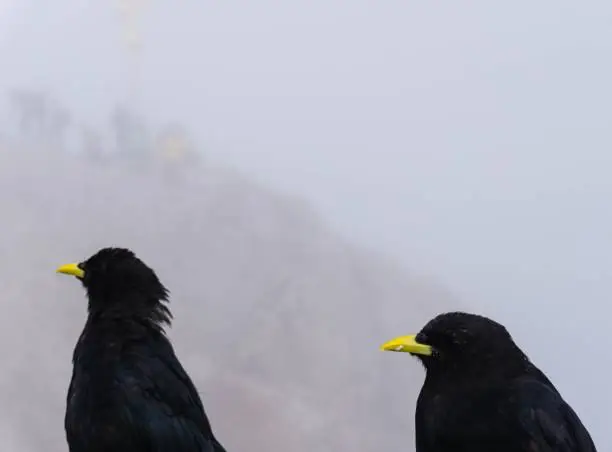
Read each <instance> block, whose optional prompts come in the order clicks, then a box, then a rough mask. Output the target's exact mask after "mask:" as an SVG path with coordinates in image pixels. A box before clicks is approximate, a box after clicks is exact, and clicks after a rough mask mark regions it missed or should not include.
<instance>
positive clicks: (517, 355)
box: [381, 312, 526, 374]
mask: <svg viewBox="0 0 612 452" xmlns="http://www.w3.org/2000/svg"><path fill="white" fill-rule="evenodd" d="M381 349H382V350H384V351H392V352H405V353H410V354H412V355H413V356H416V357H417V358H419V359H420V360H421V362H422V363H423V365H424V366H425V368H426V369H427V371H428V373H429V372H444V373H446V374H447V373H449V372H453V371H455V370H456V371H460V372H462V373H466V372H468V371H470V370H472V371H480V370H483V369H487V370H488V368H489V367H491V365H492V364H495V365H497V364H500V369H501V368H502V367H504V365H505V364H508V365H511V364H513V363H521V364H523V363H524V362H525V360H526V357H525V356H524V355H523V353H522V352H521V351H520V349H519V348H518V347H517V346H516V344H515V343H514V341H513V340H512V337H511V336H510V334H509V333H508V331H507V330H506V328H505V327H504V326H503V325H501V324H499V323H497V322H495V321H493V320H491V319H489V318H487V317H483V316H480V315H476V314H468V313H464V312H450V313H445V314H440V315H438V316H437V317H435V318H434V319H432V320H430V321H429V322H428V323H427V324H426V325H425V326H424V327H423V329H421V331H420V332H419V333H418V334H416V335H409V336H400V337H397V338H395V339H392V340H390V341H388V342H386V343H384V344H383V345H382V346H381Z"/></svg>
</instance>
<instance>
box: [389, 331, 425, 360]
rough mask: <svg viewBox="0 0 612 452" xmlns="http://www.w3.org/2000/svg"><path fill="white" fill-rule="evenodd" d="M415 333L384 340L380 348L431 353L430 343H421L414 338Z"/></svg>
mask: <svg viewBox="0 0 612 452" xmlns="http://www.w3.org/2000/svg"><path fill="white" fill-rule="evenodd" d="M415 337H416V336H415V335H410V336H400V337H396V338H395V339H392V340H390V341H389V342H385V343H384V344H383V345H381V346H380V349H381V350H383V351H386V352H404V353H412V354H414V355H425V356H431V354H432V353H433V351H432V348H431V346H430V345H427V344H421V343H419V342H417V341H416V340H415Z"/></svg>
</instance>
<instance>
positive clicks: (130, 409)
mask: <svg viewBox="0 0 612 452" xmlns="http://www.w3.org/2000/svg"><path fill="white" fill-rule="evenodd" d="M81 267H82V268H83V270H84V271H85V277H84V278H83V284H84V286H85V288H86V289H87V293H88V298H89V316H88V319H87V322H86V324H85V328H84V330H83V332H82V334H81V336H80V338H79V340H78V343H77V345H76V348H75V350H74V357H73V374H72V379H71V381H70V387H69V389H68V398H67V409H66V417H65V428H66V436H67V440H68V445H69V450H70V451H71V452H196V451H198V452H199V451H202V452H204V451H206V452H213V451H215V452H224V448H223V446H221V444H220V443H219V442H218V441H217V440H216V438H215V436H214V434H213V432H212V429H211V426H210V422H209V420H208V418H207V416H206V413H205V411H204V407H203V405H202V401H201V399H200V396H199V395H198V392H197V390H196V388H195V387H194V385H193V383H192V381H191V379H190V378H189V376H188V375H187V373H186V371H185V369H184V368H183V366H182V365H181V363H180V362H179V360H178V359H177V357H176V355H175V353H174V350H173V347H172V345H171V343H170V341H169V340H168V338H167V337H166V335H165V332H164V326H165V325H169V324H170V321H171V314H170V311H169V309H168V307H167V301H168V291H167V290H166V288H165V287H164V286H163V285H162V284H161V282H160V281H159V280H158V278H157V276H156V275H155V273H154V272H153V270H151V269H150V268H149V267H147V266H146V265H145V264H144V263H143V262H142V261H140V260H139V259H138V258H137V257H136V256H135V255H134V254H133V253H132V252H131V251H129V250H125V249H121V248H106V249H103V250H101V251H99V252H98V253H97V254H95V255H94V256H92V257H91V258H89V259H88V260H87V261H85V262H83V263H82V264H81Z"/></svg>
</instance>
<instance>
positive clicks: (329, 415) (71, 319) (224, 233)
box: [0, 152, 457, 452]
mask: <svg viewBox="0 0 612 452" xmlns="http://www.w3.org/2000/svg"><path fill="white" fill-rule="evenodd" d="M170 182H171V183H170ZM170 182H168V181H167V180H165V179H164V178H163V176H162V175H161V174H160V173H158V172H157V171H156V170H154V169H150V170H147V171H140V172H133V171H132V170H129V169H127V168H122V167H120V166H98V167H95V166H93V165H91V164H89V163H87V162H85V161H81V160H79V159H77V158H72V159H71V158H69V157H60V158H56V159H51V158H50V157H47V158H45V157H44V156H35V155H20V156H18V155H15V154H10V153H6V152H5V153H2V152H0V203H1V205H2V208H3V212H2V213H3V215H2V218H3V219H2V222H1V223H0V224H1V227H2V237H3V238H4V241H3V242H4V246H3V250H2V255H1V259H0V265H1V266H2V270H3V272H2V280H1V281H2V287H3V292H2V294H3V299H2V302H3V306H4V313H5V315H4V322H3V328H2V329H1V333H0V334H1V336H0V339H2V340H1V341H0V343H1V344H2V345H0V353H2V356H3V363H4V366H5V368H4V371H3V372H2V373H1V374H0V397H1V398H2V400H3V404H2V406H0V427H2V429H3V431H5V432H10V433H11V436H10V437H7V438H6V441H7V442H8V441H13V442H15V443H16V444H19V446H18V447H19V449H20V450H22V451H34V450H47V451H50V452H55V451H58V452H59V451H63V450H65V447H66V446H65V441H64V432H63V413H64V406H65V391H66V387H67V384H68V379H69V376H70V370H71V363H70V358H71V353H72V349H73V347H74V344H75V341H76V339H77V336H78V334H79V332H80V329H81V328H82V326H83V322H84V319H85V298H84V294H83V292H82V289H81V287H80V285H79V284H78V283H77V282H75V281H70V280H66V279H65V278H59V277H58V276H56V275H55V274H54V269H55V268H56V266H57V265H58V264H60V263H64V262H67V261H72V260H75V259H81V258H84V257H87V256H88V255H89V254H90V253H92V252H94V251H95V250H96V249H98V248H100V247H102V246H108V245H119V246H128V247H130V248H132V249H133V250H134V251H136V253H137V254H139V255H140V256H141V257H142V258H143V259H144V260H145V261H146V262H148V263H149V264H150V265H151V266H153V267H154V268H155V269H156V271H157V272H158V274H159V276H160V277H161V279H162V281H163V282H164V283H165V284H166V285H167V286H168V287H169V289H170V290H171V295H172V302H171V307H172V309H173V312H174V314H175V317H176V321H175V323H174V327H173V328H172V329H171V330H170V332H169V334H170V337H171V338H172V340H173V342H174V344H175V347H176V350H177V354H178V355H179V357H180V358H181V359H182V360H183V362H184V364H185V366H186V368H187V370H188V371H189V372H190V373H191V375H192V376H193V378H194V380H195V381H196V384H197V386H198V388H199V389H200V391H201V393H202V397H203V400H204V403H205V405H206V407H207V410H208V412H209V414H210V417H211V420H212V423H213V427H214V428H215V430H216V431H217V432H218V436H219V438H220V439H221V440H222V441H223V443H224V444H225V445H226V447H227V448H228V450H230V451H239V450H249V451H251V452H259V451H261V452H264V451H265V452H269V451H270V450H279V451H280V450H292V451H304V452H305V451H308V450H312V449H313V448H317V450H320V451H330V452H331V451H337V450H352V451H354V452H357V451H363V452H366V451H372V450H391V448H407V449H408V450H409V449H410V447H411V445H412V413H413V409H414V400H415V399H414V396H415V394H416V391H417V389H418V387H419V386H420V384H421V381H422V371H421V369H420V367H419V366H418V365H416V363H412V362H410V361H409V360H407V359H402V358H404V357H402V356H398V355H393V356H390V355H387V354H383V353H381V352H379V350H378V346H379V344H380V343H381V342H382V341H384V340H385V339H387V338H388V337H390V336H393V335H396V334H402V333H406V332H409V331H411V330H413V329H414V328H418V327H419V326H420V325H421V324H422V323H423V322H424V321H425V320H426V319H427V318H428V317H430V316H431V315H433V314H434V313H436V312H439V311H442V310H447V309H455V308H457V305H456V302H455V301H454V300H453V299H452V297H450V296H449V295H448V294H447V293H446V292H444V290H442V289H441V288H439V287H436V286H435V285H434V284H432V283H430V282H425V281H420V280H418V279H415V278H411V277H410V275H406V274H405V273H404V272H402V271H401V270H400V269H398V268H397V267H396V266H395V265H393V263H390V262H387V261H385V260H384V259H382V258H381V257H379V256H376V255H372V254H371V253H368V252H366V251H363V250H360V249H358V248H356V247H355V246H353V245H351V244H349V243H346V242H345V241H344V240H343V239H342V238H341V237H339V236H337V235H336V234H334V233H333V232H330V230H329V229H328V228H327V227H326V226H325V224H324V222H323V221H322V220H321V219H320V218H318V216H317V215H316V213H315V212H313V211H312V209H311V208H310V207H309V206H308V205H306V204H305V203H303V202H302V201H300V200H298V199H293V198H289V197H285V196H282V195H280V194H277V193H274V192H272V191H270V190H268V189H266V188H264V187H261V186H259V185H257V184H255V183H253V182H251V181H249V180H248V179H247V178H245V177H244V176H242V175H240V174H238V173H236V172H233V171H231V170H228V169H225V168H221V167H213V166H208V167H205V168H203V169H202V170H201V171H195V170H194V171H192V172H191V173H190V174H189V176H188V178H187V179H186V180H184V181H176V180H174V181H170ZM3 438H4V437H3ZM16 447H17V446H16Z"/></svg>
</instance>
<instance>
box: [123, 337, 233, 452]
mask: <svg viewBox="0 0 612 452" xmlns="http://www.w3.org/2000/svg"><path fill="white" fill-rule="evenodd" d="M149 350H153V352H152V353H151V352H149V353H147V356H146V358H145V357H143V359H139V360H137V361H135V364H134V365H135V366H137V368H136V369H133V372H130V374H131V375H132V376H133V378H128V380H127V381H126V385H125V386H126V391H127V393H126V399H125V400H126V404H127V409H128V410H129V411H130V417H132V419H133V420H134V423H135V424H136V427H137V429H139V430H140V432H138V433H137V436H139V437H141V438H143V439H144V438H146V441H147V442H150V444H151V447H152V448H151V450H153V451H156V452H174V451H181V450H190V451H191V450H194V451H195V450H198V451H207V452H213V451H214V452H225V450H224V448H223V446H222V445H221V444H220V443H219V442H218V441H217V439H216V438H215V436H214V434H213V432H212V428H211V426H210V422H209V420H208V417H207V416H206V413H205V411H204V407H203V405H202V401H201V399H200V396H199V394H198V392H197V390H196V388H195V386H194V384H193V382H192V381H191V379H190V378H189V376H188V375H187V372H186V371H185V369H184V368H183V366H182V365H181V363H180V362H179V360H178V359H177V357H176V355H175V354H174V350H173V349H172V346H171V345H170V343H169V342H167V341H166V340H165V339H164V340H162V341H159V342H158V343H157V344H156V346H155V347H153V348H149Z"/></svg>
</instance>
